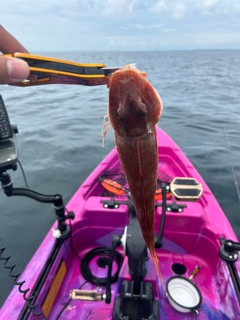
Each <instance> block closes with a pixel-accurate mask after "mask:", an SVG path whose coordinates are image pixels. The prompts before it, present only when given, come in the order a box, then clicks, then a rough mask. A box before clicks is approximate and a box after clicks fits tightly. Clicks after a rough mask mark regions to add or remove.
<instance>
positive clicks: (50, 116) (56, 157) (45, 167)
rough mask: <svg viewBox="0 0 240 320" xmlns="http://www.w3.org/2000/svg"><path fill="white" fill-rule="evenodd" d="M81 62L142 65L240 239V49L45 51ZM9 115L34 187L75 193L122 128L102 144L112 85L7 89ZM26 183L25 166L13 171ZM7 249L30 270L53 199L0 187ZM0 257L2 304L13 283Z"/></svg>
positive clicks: (0, 90) (168, 122) (168, 124)
mask: <svg viewBox="0 0 240 320" xmlns="http://www.w3.org/2000/svg"><path fill="white" fill-rule="evenodd" d="M37 54H44V55H48V56H53V57H58V58H62V59H68V60H72V61H80V62H86V63H87V62H88V63H91V62H101V63H104V64H106V65H107V66H123V65H125V64H128V63H132V62H135V63H136V65H137V67H138V68H139V69H141V70H143V71H146V72H147V73H148V79H149V81H150V82H151V83H152V85H153V86H154V87H155V88H156V89H157V91H158V92H159V93H160V95H161V97H162V100H163V104H164V111H163V114H162V118H161V120H160V122H159V126H160V127H161V128H162V129H164V130H165V131H166V132H167V133H168V134H169V135H170V136H171V137H172V138H173V139H174V140H175V142H176V143H177V144H178V145H179V146H180V148H181V149H182V150H183V151H184V153H185V154H186V155H187V156H188V157H189V159H190V160H191V162H192V163H193V164H194V165H195V167H196V168H197V169H198V170H199V172H200V174H201V175H202V177H203V178H204V179H205V181H206V182H207V184H208V185H209V187H210V188H211V190H212V192H213V193H214V195H215V196H216V198H217V200H218V201H219V203H220V205H221V207H222V208H223V210H224V212H225V213H226V215H227V217H228V218H229V221H230V222H231V224H232V226H233V228H234V230H235V232H236V234H237V236H238V238H239V239H240V202H239V198H238V192H237V188H236V185H237V184H238V185H240V51H188V52H183V51H181V52H44V53H41V52H37ZM0 94H1V95H2V97H3V99H4V101H5V104H6V106H7V109H8V112H9V117H10V120H11V122H12V123H13V124H17V125H18V129H19V134H18V135H17V140H18V151H19V160H20V161H21V163H22V165H23V167H24V170H25V173H26V176H27V180H28V183H29V187H30V188H32V189H34V190H36V191H38V192H42V193H46V194H55V193H60V194H62V195H63V197H64V200H65V202H66V203H67V201H68V200H69V199H70V197H71V196H72V195H73V194H74V192H75V191H76V190H77V189H78V187H79V185H80V184H81V183H82V182H83V181H84V179H85V178H86V177H87V176H88V175H89V173H90V172H91V171H92V170H93V169H94V168H95V167H96V166H97V164H98V163H99V162H100V161H101V160H102V159H103V157H104V156H106V155H107V153H108V152H109V151H110V150H111V149H112V148H113V146H114V137H113V132H109V133H108V135H107V138H106V140H105V147H104V148H102V146H101V127H102V124H103V122H102V121H103V116H104V115H105V114H106V113H107V105H108V90H107V88H106V87H105V86H100V87H82V86H73V85H47V86H38V87H32V88H18V87H14V86H1V87H0ZM10 174H11V177H12V179H13V182H14V186H15V187H24V186H25V184H24V180H23V177H22V173H21V170H20V169H18V170H17V171H15V172H13V171H12V172H10ZM0 203H1V211H0V238H1V241H0V248H1V247H6V250H5V252H4V255H5V256H6V255H11V256H12V257H11V263H13V264H16V265H17V267H16V269H15V270H16V272H17V271H18V272H22V271H23V270H24V267H25V266H26V264H27V262H28V261H29V259H30V258H31V256H32V254H33V253H34V252H35V250H36V249H37V248H38V246H39V244H40V243H41V241H42V239H43V238H44V236H45V235H46V233H47V231H48V230H49V228H50V227H51V225H52V223H53V222H54V220H55V216H54V210H53V208H52V206H51V205H49V204H40V203H37V202H35V201H33V200H31V199H28V198H23V197H10V198H7V197H6V196H5V194H4V193H3V191H2V190H1V189H0ZM2 265H3V263H2V262H0V288H1V290H0V305H1V304H2V303H3V302H4V299H5V298H6V296H7V294H8V293H9V292H10V290H11V288H12V286H13V281H12V279H10V278H9V277H8V272H7V271H6V270H5V269H4V268H3V267H2Z"/></svg>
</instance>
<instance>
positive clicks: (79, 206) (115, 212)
mask: <svg viewBox="0 0 240 320" xmlns="http://www.w3.org/2000/svg"><path fill="white" fill-rule="evenodd" d="M157 143H158V153H159V159H158V181H157V185H158V187H157V188H158V193H156V197H155V199H156V200H155V235H156V243H155V249H156V252H157V257H158V260H159V267H160V271H161V277H160V276H159V275H158V273H157V271H156V269H155V267H154V264H153V261H152V258H151V256H150V254H149V252H148V250H147V247H146V245H145V243H144V241H143V238H142V235H141V231H140V227H139V224H138V221H137V219H136V213H135V211H134V207H133V205H132V201H131V195H130V194H129V192H128V186H127V183H126V179H125V177H124V174H123V172H122V169H121V165H120V162H119V158H118V154H117V150H116V148H114V149H113V150H112V151H111V152H110V153H109V154H108V155H107V156H106V158H105V159H104V160H103V161H101V162H100V163H99V165H98V166H97V167H96V169H95V170H94V171H93V172H92V173H91V174H90V175H89V177H88V178H87V179H86V180H85V182H84V183H83V184H82V185H81V186H80V187H79V189H78V190H77V192H76V193H75V194H74V195H73V197H72V198H71V200H70V201H69V203H68V204H67V205H66V210H65V213H64V214H65V218H64V219H62V220H61V219H60V218H59V219H58V220H57V221H56V222H55V223H54V225H53V227H52V228H51V230H49V232H48V234H47V235H46V237H45V239H44V240H43V242H42V243H41V245H40V246H39V248H38V249H37V251H36V252H35V254H34V255H33V257H32V259H31V260H30V262H29V263H28V265H27V267H26V269H25V270H24V272H23V273H22V274H21V276H20V277H19V278H18V279H17V284H16V285H15V286H14V288H13V290H12V291H11V293H10V295H9V297H8V298H7V300H6V301H5V303H4V305H3V307H2V308H1V311H0V319H4V320H5V319H12V320H15V319H21V320H23V319H52V320H57V319H78V320H110V319H113V320H120V319H122V320H147V319H149V320H158V319H176V320H177V319H203V320H205V319H219V320H220V319H221V320H223V319H224V320H225V319H226V320H227V319H240V281H239V274H240V263H239V261H238V250H239V249H240V245H239V244H238V239H237V237H236V235H235V233H234V231H233V229H232V227H231V225H230V223H229V221H228V220H227V218H226V216H225V214H224V212H223V211H222V209H221V207H220V206H219V204H218V202H217V201H216V199H215V197H214V196H213V194H212V192H211V191H210V189H209V188H208V186H207V185H206V183H205V182H204V180H203V179H202V178H201V176H200V175H199V173H198V172H197V171H196V169H195V168H194V166H193V165H192V164H191V162H190V161H189V160H188V158H187V157H186V156H185V155H184V154H183V152H182V151H181V150H180V148H179V147H178V146H177V145H176V144H175V142H174V141H173V140H172V139H171V138H170V137H169V136H168V135H167V134H166V133H165V132H164V131H162V130H161V129H159V128H157ZM28 288H29V289H30V290H29V291H28V292H27V293H26V291H27V289H28Z"/></svg>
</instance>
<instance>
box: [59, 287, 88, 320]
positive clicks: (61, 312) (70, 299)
mask: <svg viewBox="0 0 240 320" xmlns="http://www.w3.org/2000/svg"><path fill="white" fill-rule="evenodd" d="M87 282H88V281H85V282H83V283H82V284H81V286H80V287H79V288H78V290H80V289H82V287H83V286H84V285H85V284H86V283H87ZM71 301H72V298H69V300H68V302H67V303H66V304H65V306H64V307H63V308H62V310H61V311H60V313H59V314H58V316H57V318H56V319H55V320H59V319H60V317H61V315H62V314H63V312H64V310H65V309H66V308H67V306H68V305H69V303H70V302H71Z"/></svg>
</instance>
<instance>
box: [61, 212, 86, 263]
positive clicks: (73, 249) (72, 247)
mask: <svg viewBox="0 0 240 320" xmlns="http://www.w3.org/2000/svg"><path fill="white" fill-rule="evenodd" d="M65 210H66V212H67V214H68V215H69V211H68V209H67V208H65ZM68 220H69V228H70V247H71V249H72V252H73V253H74V254H75V255H76V256H77V258H78V260H79V261H80V262H81V261H82V259H81V258H80V256H79V254H78V253H77V251H76V249H75V248H74V245H73V237H72V221H71V218H69V219H68Z"/></svg>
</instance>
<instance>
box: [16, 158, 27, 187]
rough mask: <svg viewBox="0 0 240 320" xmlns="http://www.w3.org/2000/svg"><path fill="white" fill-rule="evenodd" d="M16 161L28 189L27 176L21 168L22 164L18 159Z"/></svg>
mask: <svg viewBox="0 0 240 320" xmlns="http://www.w3.org/2000/svg"><path fill="white" fill-rule="evenodd" d="M17 162H18V164H19V166H20V169H21V171H22V175H23V179H24V181H25V184H26V187H27V188H28V189H29V186H28V182H27V178H26V175H25V172H24V170H23V166H22V164H21V162H20V160H18V161H17Z"/></svg>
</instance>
